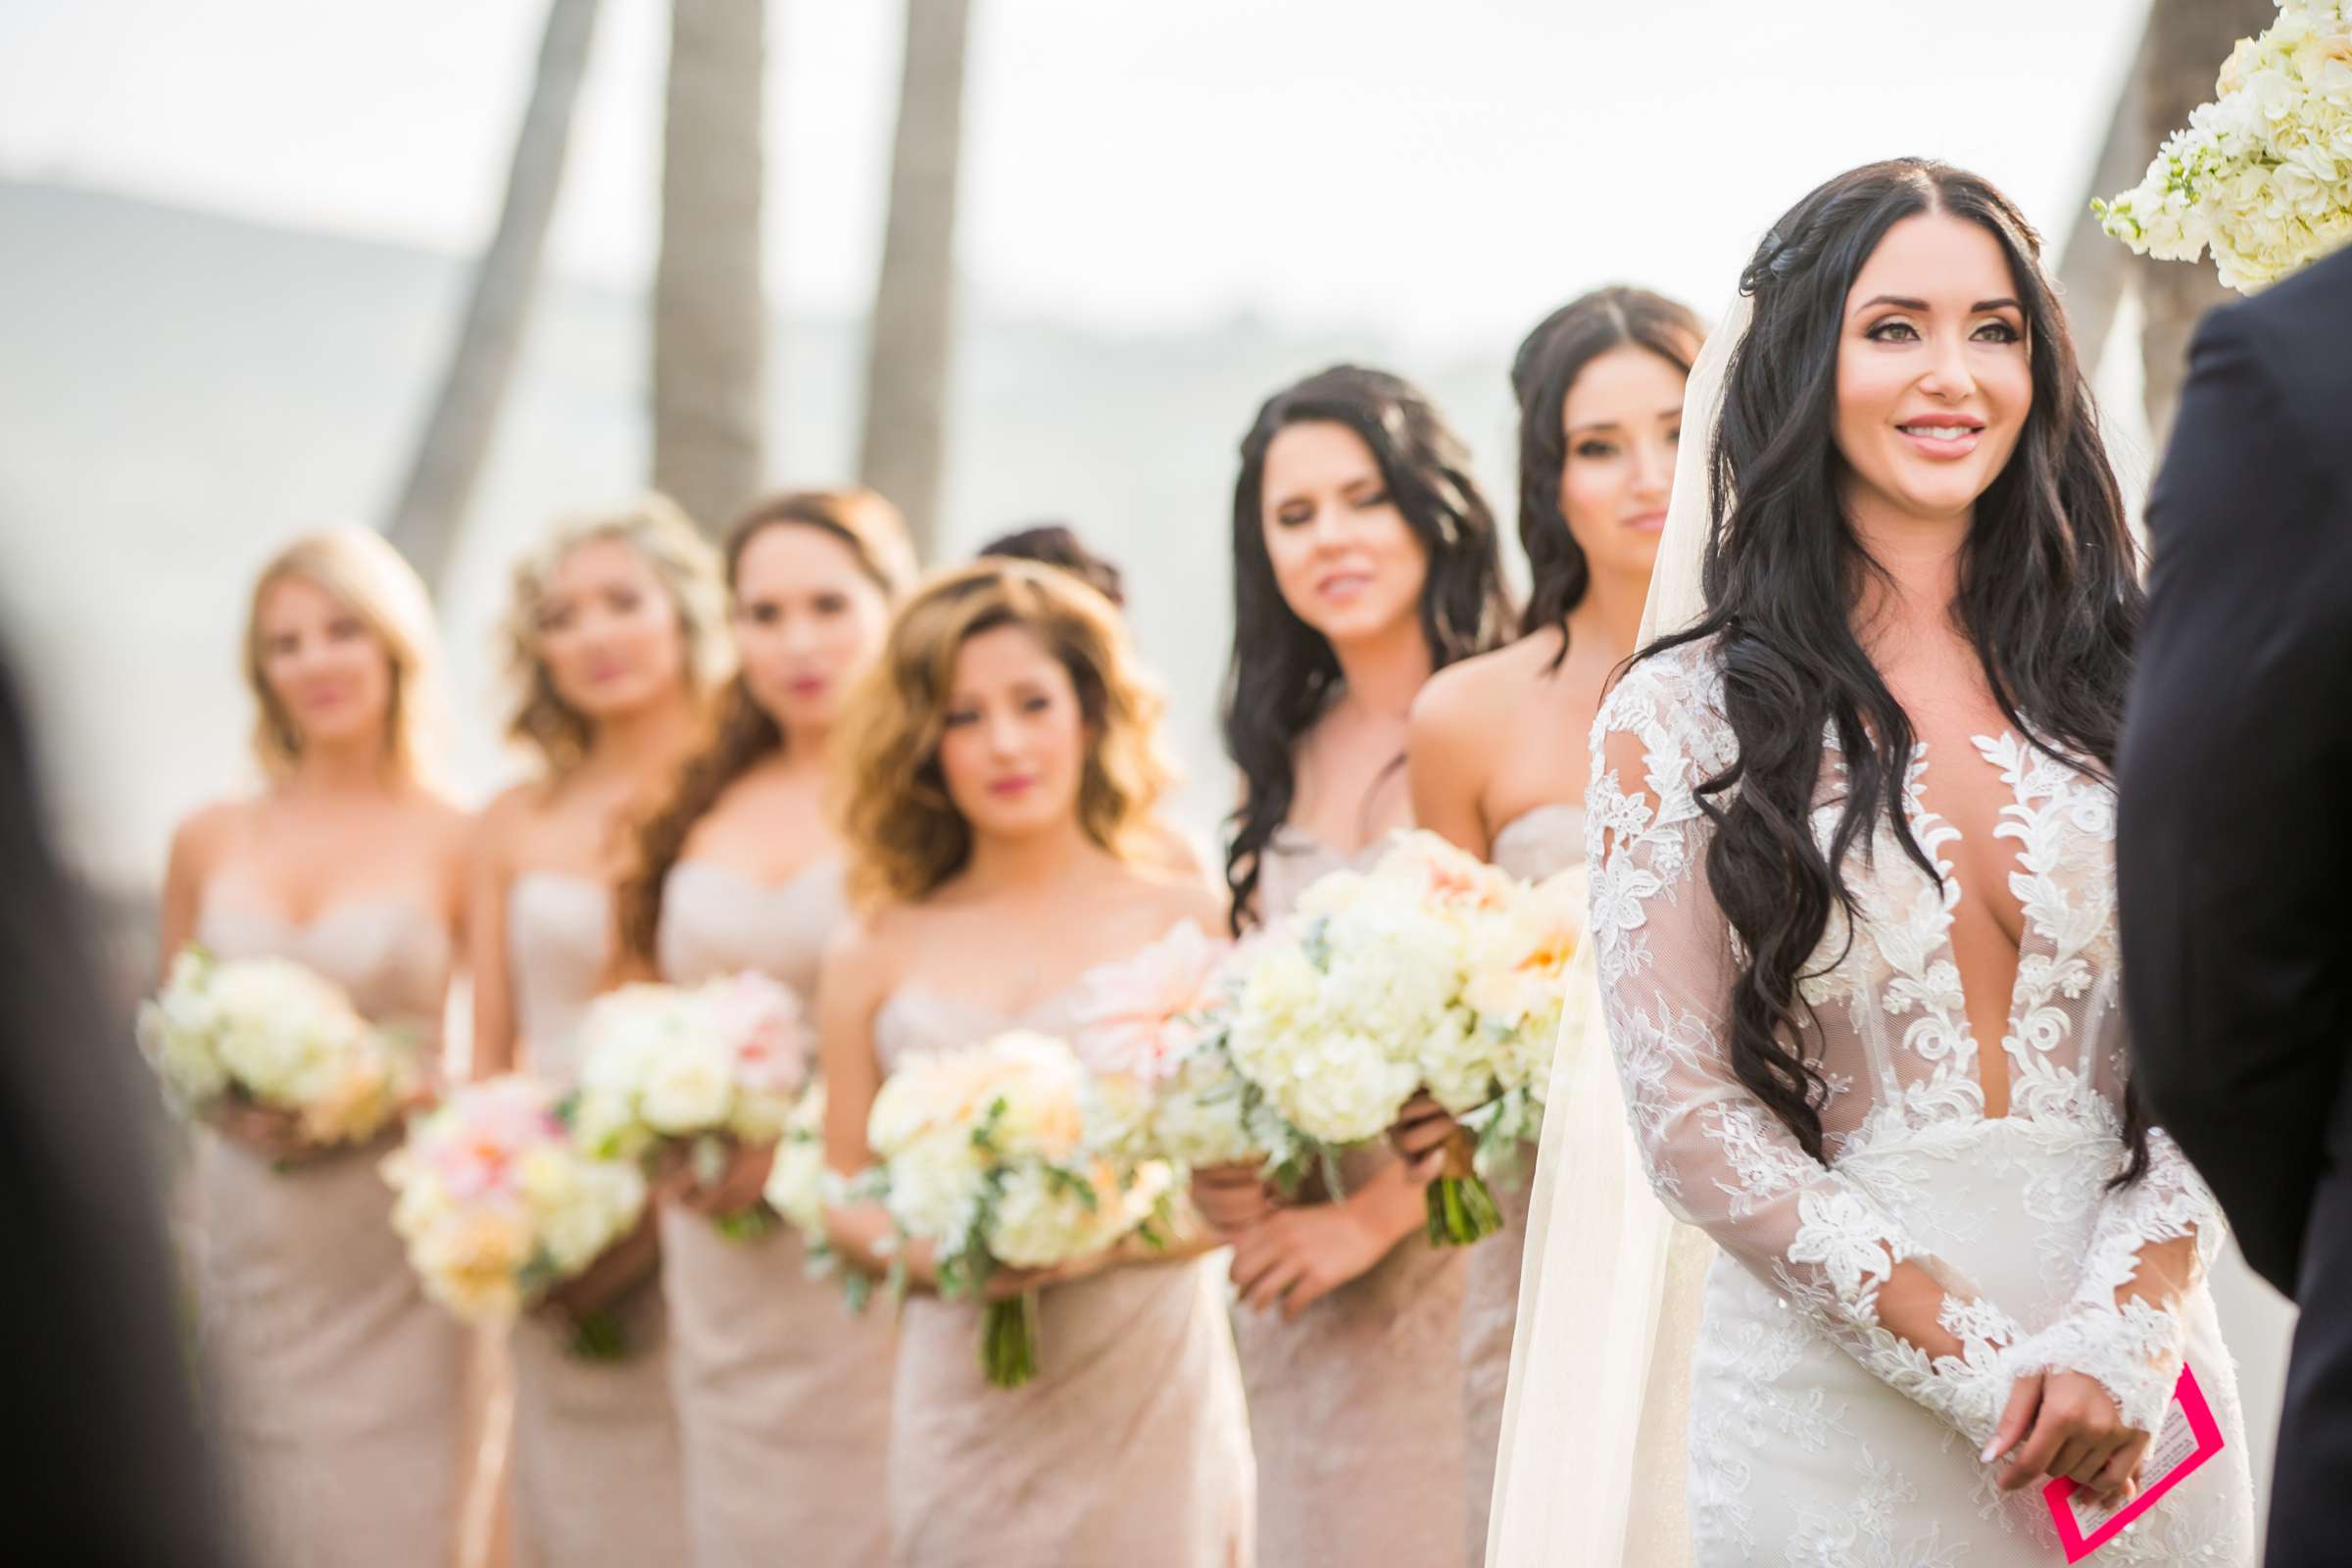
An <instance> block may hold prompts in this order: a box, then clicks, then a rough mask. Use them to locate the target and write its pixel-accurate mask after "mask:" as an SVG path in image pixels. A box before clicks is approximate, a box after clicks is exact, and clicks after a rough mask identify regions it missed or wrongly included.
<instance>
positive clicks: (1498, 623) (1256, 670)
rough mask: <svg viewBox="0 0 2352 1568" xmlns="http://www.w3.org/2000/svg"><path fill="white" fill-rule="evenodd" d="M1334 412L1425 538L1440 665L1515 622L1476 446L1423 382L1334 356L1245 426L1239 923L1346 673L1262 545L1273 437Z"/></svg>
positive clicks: (1236, 621)
mask: <svg viewBox="0 0 2352 1568" xmlns="http://www.w3.org/2000/svg"><path fill="white" fill-rule="evenodd" d="M1318 422H1319V423H1328V424H1337V425H1343V426H1345V427H1346V428H1348V429H1349V430H1352V431H1353V432H1355V434H1356V435H1357V437H1359V438H1360V439H1361V440H1362V441H1363V443H1364V445H1365V446H1366V447H1368V448H1370V449H1371V453H1372V460H1373V462H1374V463H1376V464H1378V465H1379V466H1380V477H1381V482H1382V483H1383V484H1385V485H1386V486H1387V487H1388V491H1389V495H1390V496H1391V498H1393V499H1394V500H1395V502H1396V504H1397V511H1398V512H1399V513H1400V514H1402V515H1403V517H1404V521H1405V526H1406V527H1408V528H1410V529H1412V531H1413V537H1414V538H1416V539H1418V540H1419V541H1420V542H1421V549H1422V551H1423V553H1424V554H1425V555H1426V557H1427V558H1428V563H1429V572H1428V577H1427V579H1426V581H1424V582H1423V584H1422V587H1421V610H1420V614H1421V635H1422V637H1423V639H1424V640H1425V641H1426V642H1427V643H1428V645H1429V659H1430V665H1431V667H1432V668H1437V669H1442V668H1444V667H1445V666H1446V665H1447V664H1450V663H1452V662H1454V661H1456V660H1459V659H1467V658H1469V657H1470V656H1471V655H1472V654H1483V653H1485V652H1487V651H1488V650H1489V649H1491V648H1495V647H1498V646H1500V645H1501V643H1502V641H1503V639H1504V637H1505V636H1506V635H1507V634H1508V632H1509V629H1510V623H1511V606H1510V599H1509V597H1508V595H1507V594H1506V593H1505V592H1504V589H1503V582H1502V563H1501V558H1500V556H1499V555H1498V554H1497V551H1496V545H1495V513H1494V511H1493V509H1492V508H1490V507H1489V506H1488V505H1487V502H1486V498H1485V497H1484V496H1482V495H1481V494H1480V493H1479V489H1478V484H1477V482H1476V481H1475V480H1473V479H1472V478H1471V477H1470V454H1469V451H1468V449H1467V448H1465V447H1464V446H1463V444H1462V442H1461V440H1460V438H1459V437H1457V436H1456V435H1455V434H1454V433H1453V430H1452V429H1451V427H1449V426H1448V425H1447V424H1446V421H1445V420H1444V419H1443V418H1442V417H1440V416H1439V414H1438V411H1437V408H1436V406H1435V405H1434V404H1432V403H1431V402H1430V401H1429V399H1428V398H1427V397H1425V396H1424V395H1423V394H1422V393H1421V391H1420V389H1419V388H1417V387H1415V386H1414V385H1412V383H1411V382H1409V381H1405V380H1403V379H1401V378H1400V377H1397V376H1394V375H1390V374H1388V373H1387V372H1385V371H1382V370H1368V369H1365V368H1362V367H1360V366H1354V365H1338V366H1334V367H1332V368H1330V369H1328V370H1322V371H1318V372H1317V373H1315V374H1313V375H1310V376H1308V377H1307V378H1306V379H1305V380H1303V381H1299V382H1297V383H1295V384H1294V385H1291V386H1288V387H1285V388H1283V389H1282V390H1281V391H1279V392H1277V393H1275V394H1274V395H1273V396H1272V397H1270V398H1268V399H1267V400H1266V402H1265V404H1264V406H1263V407H1261V408H1260V409H1259V410H1258V411H1257V417H1256V418H1255V419H1254V420H1252V421H1251V422H1250V431H1249V433H1248V434H1247V435H1245V436H1243V437H1242V468H1241V474H1240V476H1239V477H1238V478H1237V479H1235V481H1234V485H1233V662H1232V665H1231V667H1230V668H1229V669H1228V671H1227V673H1226V677H1225V750H1226V752H1227V754H1228V755H1230V756H1231V757H1232V758H1233V761H1234V765H1235V766H1237V767H1239V768H1240V769H1241V771H1242V805H1241V808H1240V809H1239V810H1237V811H1235V812H1234V815H1233V824H1234V834H1233V840H1232V843H1231V844H1230V846H1229V847H1228V848H1227V850H1226V852H1225V885H1226V887H1227V889H1228V890H1229V891H1230V892H1231V893H1232V895H1233V929H1234V933H1235V934H1236V935H1237V936H1238V935H1239V934H1240V933H1241V931H1242V928H1243V927H1244V926H1245V925H1247V924H1249V923H1250V921H1251V920H1252V919H1253V918H1254V917H1255V914H1254V911H1255V908H1256V902H1257V882H1258V871H1259V866H1260V861H1261V858H1262V857H1263V856H1264V854H1265V852H1266V847H1267V845H1269V844H1270V843H1272V842H1273V838H1274V833H1275V830H1276V829H1278V828H1279V827H1281V826H1282V824H1283V822H1284V821H1285V820H1286V819H1287V818H1288V817H1289V816H1290V814H1291V803H1292V800H1293V797H1294V796H1295V795H1296V794H1297V792H1298V787H1299V778H1298V772H1297V769H1296V767H1295V765H1294V759H1293V752H1294V750H1295V749H1296V748H1297V746H1298V744H1299V736H1301V735H1303V734H1305V733H1306V731H1307V730H1308V728H1310V727H1311V726H1312V725H1313V724H1314V722H1315V721H1316V720H1317V719H1319V718H1321V717H1322V716H1323V711H1324V710H1325V709H1326V708H1328V707H1329V706H1330V704H1331V700H1332V698H1333V696H1334V695H1335V694H1336V693H1337V691H1338V689H1339V684H1340V659H1339V655H1337V654H1336V653H1334V652H1333V651H1332V647H1331V644H1330V643H1329V642H1327V641H1325V640H1324V637H1323V634H1322V633H1321V632H1319V631H1317V630H1315V629H1314V628H1313V627H1312V626H1309V625H1308V624H1307V623H1306V622H1305V621H1303V620H1300V619H1299V616H1298V615H1297V614H1296V613H1293V611H1292V610H1291V607H1290V605H1289V603H1288V602H1286V601H1285V600H1284V599H1283V597H1282V589H1281V587H1280V586H1279V585H1278V584H1277V583H1276V582H1275V580H1274V562H1273V558H1272V557H1270V556H1268V555H1267V553H1266V532H1265V527H1266V524H1265V512H1264V492H1265V481H1266V449H1267V448H1269V447H1271V446H1272V445H1273V444H1274V437H1275V436H1277V435H1279V434H1280V433H1281V432H1282V431H1283V429H1284V428H1285V427H1287V426H1289V425H1294V424H1308V423H1318Z"/></svg>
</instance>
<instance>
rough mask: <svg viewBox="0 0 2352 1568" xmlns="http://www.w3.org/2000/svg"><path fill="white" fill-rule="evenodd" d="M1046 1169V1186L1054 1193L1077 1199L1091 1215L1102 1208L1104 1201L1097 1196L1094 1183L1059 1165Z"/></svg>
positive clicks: (1046, 1167) (1049, 1166)
mask: <svg viewBox="0 0 2352 1568" xmlns="http://www.w3.org/2000/svg"><path fill="white" fill-rule="evenodd" d="M1044 1169H1045V1173H1046V1185H1047V1186H1048V1187H1050V1188H1052V1189H1053V1190H1054V1192H1056V1193H1058V1194H1060V1195H1061V1196H1062V1197H1064V1198H1073V1199H1076V1200H1077V1201H1078V1202H1079V1204H1080V1205H1081V1206H1082V1207H1084V1208H1085V1210H1086V1211H1087V1212H1088V1213H1090V1214H1091V1213H1093V1212H1094V1211H1095V1210H1096V1209H1098V1208H1100V1207H1102V1200H1101V1199H1099V1198H1098V1197H1096V1195H1095V1184H1094V1183H1092V1182H1090V1181H1088V1180H1086V1179H1085V1178H1084V1177H1082V1176H1079V1175H1078V1174H1076V1173H1075V1172H1073V1171H1069V1170H1065V1169H1064V1168H1062V1167H1061V1166H1059V1165H1048V1166H1045V1167H1044Z"/></svg>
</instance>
